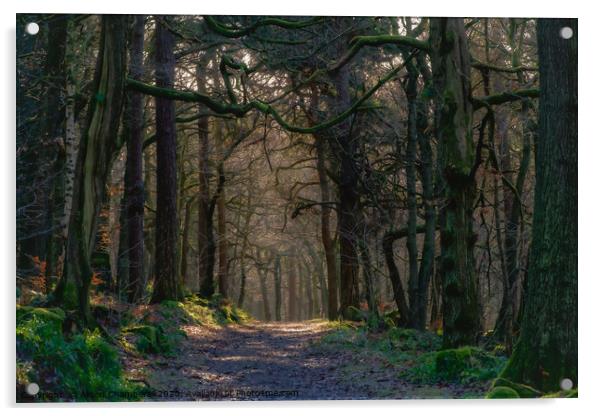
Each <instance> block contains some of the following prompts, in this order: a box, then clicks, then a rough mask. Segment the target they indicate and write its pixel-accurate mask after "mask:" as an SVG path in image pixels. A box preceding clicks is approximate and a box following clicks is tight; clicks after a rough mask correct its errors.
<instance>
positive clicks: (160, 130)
mask: <svg viewBox="0 0 602 416" xmlns="http://www.w3.org/2000/svg"><path fill="white" fill-rule="evenodd" d="M165 19H168V18H167V17H165V16H163V17H160V18H157V21H156V29H155V48H156V50H155V55H156V70H155V77H156V83H157V86H158V87H161V88H173V83H174V72H175V57H174V54H173V47H174V41H173V34H172V33H171V32H170V31H169V29H168V28H167V27H166V26H165V23H164V20H165ZM155 107H156V108H155V111H156V115H155V119H156V120H155V121H156V136H157V218H156V242H155V253H156V254H155V257H156V258H155V270H156V275H155V286H154V289H153V295H152V299H151V301H152V303H158V302H161V301H163V300H178V299H179V298H180V297H181V292H180V287H179V279H178V276H177V269H178V267H177V241H178V221H177V207H176V187H177V179H176V117H175V103H174V101H172V100H170V99H167V98H160V97H156V98H155Z"/></svg>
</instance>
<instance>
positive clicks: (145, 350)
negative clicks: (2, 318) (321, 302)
mask: <svg viewBox="0 0 602 416" xmlns="http://www.w3.org/2000/svg"><path fill="white" fill-rule="evenodd" d="M103 300H105V301H106V299H103ZM92 309H93V312H94V314H95V318H96V319H97V320H98V321H99V322H100V323H101V324H102V325H103V328H105V330H106V333H105V336H106V334H111V335H110V336H109V338H112V339H110V340H109V339H107V338H105V337H104V336H103V335H101V333H100V332H99V331H98V330H96V331H88V330H84V331H77V330H74V329H73V328H71V326H70V325H66V324H65V322H66V314H65V312H64V311H63V310H62V309H60V308H42V307H33V306H17V327H16V335H17V395H18V400H19V401H124V400H138V399H139V398H140V397H141V394H143V393H144V392H145V390H144V388H142V387H140V385H139V384H137V383H130V382H128V381H127V380H126V379H125V377H124V375H123V371H122V363H121V361H120V351H119V350H122V351H123V352H124V353H125V354H139V355H146V354H161V355H164V356H167V357H173V356H176V354H177V353H178V351H179V347H180V344H181V342H182V340H184V339H185V338H186V333H185V332H184V331H183V330H182V326H184V325H190V324H193V325H206V326H222V325H228V324H242V323H245V322H248V321H250V317H249V315H248V314H247V313H246V312H244V311H243V310H241V309H239V308H237V307H235V306H234V305H232V304H230V303H229V302H228V301H225V300H223V299H221V298H220V297H218V296H215V297H213V298H212V299H210V300H207V299H203V298H199V297H197V296H189V297H187V298H186V299H185V300H183V301H181V302H175V301H165V302H163V303H161V304H157V305H143V306H136V307H134V308H131V307H128V306H127V305H123V304H117V303H114V304H108V303H95V304H93V305H92ZM64 327H65V328H64ZM30 383H37V384H38V385H39V386H40V393H38V394H37V395H36V396H35V397H32V396H30V395H29V394H27V392H26V386H27V385H28V384H30Z"/></svg>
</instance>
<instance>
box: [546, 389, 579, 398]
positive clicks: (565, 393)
mask: <svg viewBox="0 0 602 416" xmlns="http://www.w3.org/2000/svg"><path fill="white" fill-rule="evenodd" d="M542 397H543V398H544V399H576V398H578V397H579V394H578V392H577V389H571V390H560V391H557V392H554V393H548V394H546V395H544V396H542Z"/></svg>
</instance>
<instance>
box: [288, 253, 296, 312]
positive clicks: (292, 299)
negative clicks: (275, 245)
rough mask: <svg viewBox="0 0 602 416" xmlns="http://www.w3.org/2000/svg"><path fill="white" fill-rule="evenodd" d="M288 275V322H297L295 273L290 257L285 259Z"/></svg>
mask: <svg viewBox="0 0 602 416" xmlns="http://www.w3.org/2000/svg"><path fill="white" fill-rule="evenodd" d="M286 266H287V268H286V271H287V274H288V320H289V321H296V320H297V271H296V270H295V263H294V260H293V258H292V257H290V256H289V257H287V258H286Z"/></svg>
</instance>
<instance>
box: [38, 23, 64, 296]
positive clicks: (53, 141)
mask: <svg viewBox="0 0 602 416" xmlns="http://www.w3.org/2000/svg"><path fill="white" fill-rule="evenodd" d="M68 23H69V17H67V16H58V17H55V18H54V19H52V20H50V21H49V22H48V55H47V57H46V68H45V72H46V76H47V77H48V80H49V81H50V82H49V83H48V89H47V90H46V92H45V99H46V103H45V109H46V114H45V115H44V119H45V123H44V124H45V125H44V133H43V134H44V136H45V137H44V139H43V142H44V143H48V144H49V145H50V146H49V147H48V150H49V151H50V153H51V154H50V155H49V157H50V158H53V159H54V163H52V167H51V171H50V177H51V178H52V177H53V178H54V179H53V180H52V181H51V189H50V194H49V195H48V203H47V224H46V228H47V229H48V230H49V235H48V241H47V244H46V256H45V257H46V270H45V289H46V292H47V293H49V292H50V290H51V287H52V284H53V283H54V281H55V279H56V277H57V276H58V274H57V271H58V261H59V255H60V254H61V252H62V246H63V231H62V230H61V213H62V210H61V204H63V201H64V195H65V178H66V172H65V160H66V157H65V156H66V155H65V150H66V149H65V148H64V147H63V146H66V138H65V127H64V125H63V115H64V113H62V112H61V111H59V109H60V108H61V107H62V105H63V103H62V100H63V98H64V97H65V88H66V84H67V71H66V68H65V50H66V47H67V27H68Z"/></svg>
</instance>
